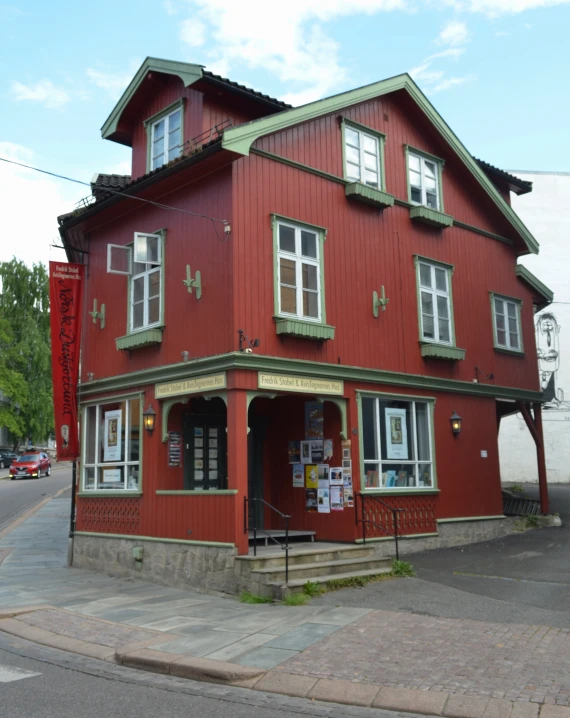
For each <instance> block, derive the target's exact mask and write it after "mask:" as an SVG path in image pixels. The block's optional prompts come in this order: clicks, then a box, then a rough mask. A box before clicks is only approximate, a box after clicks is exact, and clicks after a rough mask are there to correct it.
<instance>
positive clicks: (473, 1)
mask: <svg viewBox="0 0 570 718" xmlns="http://www.w3.org/2000/svg"><path fill="white" fill-rule="evenodd" d="M569 2H570V0H446V4H447V5H448V6H451V7H453V8H455V9H456V10H464V11H468V12H480V13H484V14H485V15H488V16H489V17H497V16H499V15H514V14H516V13H519V12H524V11H525V10H535V9H538V8H545V7H553V6H555V5H565V4H568V3H569Z"/></svg>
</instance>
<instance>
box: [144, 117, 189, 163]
mask: <svg viewBox="0 0 570 718" xmlns="http://www.w3.org/2000/svg"><path fill="white" fill-rule="evenodd" d="M150 147H151V156H150V169H151V170H155V169H157V167H162V165H165V164H167V163H168V162H170V161H172V160H175V159H176V158H177V157H180V154H181V153H182V109H181V108H180V107H179V108H178V109H176V110H174V112H171V113H170V114H169V115H166V117H163V118H161V119H160V120H157V121H156V122H154V123H153V125H152V130H151V142H150Z"/></svg>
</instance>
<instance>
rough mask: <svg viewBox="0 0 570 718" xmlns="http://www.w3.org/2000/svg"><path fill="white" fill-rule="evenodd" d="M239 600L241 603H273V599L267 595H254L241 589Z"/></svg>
mask: <svg viewBox="0 0 570 718" xmlns="http://www.w3.org/2000/svg"><path fill="white" fill-rule="evenodd" d="M239 600H240V601H241V602H242V603H273V599H272V598H269V596H256V595H255V593H250V592H249V591H242V592H241V595H240V597H239Z"/></svg>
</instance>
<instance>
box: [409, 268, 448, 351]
mask: <svg viewBox="0 0 570 718" xmlns="http://www.w3.org/2000/svg"><path fill="white" fill-rule="evenodd" d="M422 265H423V266H424V267H429V269H430V279H431V287H425V286H423V285H422V282H421V267H422ZM436 269H438V270H440V271H443V272H444V273H445V281H446V286H447V289H446V291H443V290H442V289H437V284H436V279H435V272H436ZM451 275H452V268H451V267H449V266H446V265H443V264H438V263H437V262H430V261H429V260H426V259H421V258H418V260H417V283H418V303H419V307H418V311H419V318H420V339H421V341H422V342H430V343H434V344H445V345H446V346H455V332H454V326H453V297H452V293H451ZM422 293H425V294H429V295H430V296H431V298H432V306H433V311H434V314H433V328H434V332H433V333H434V336H433V338H432V337H426V336H425V335H424V312H423V304H422ZM438 297H442V298H444V299H445V300H446V302H447V321H448V322H449V339H441V338H440V332H439V319H440V316H439V309H438V302H437V299H438ZM442 319H445V317H442Z"/></svg>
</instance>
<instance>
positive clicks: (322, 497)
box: [317, 488, 331, 514]
mask: <svg viewBox="0 0 570 718" xmlns="http://www.w3.org/2000/svg"><path fill="white" fill-rule="evenodd" d="M317 506H318V512H319V513H320V514H330V512H331V502H330V489H328V488H326V489H317Z"/></svg>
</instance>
